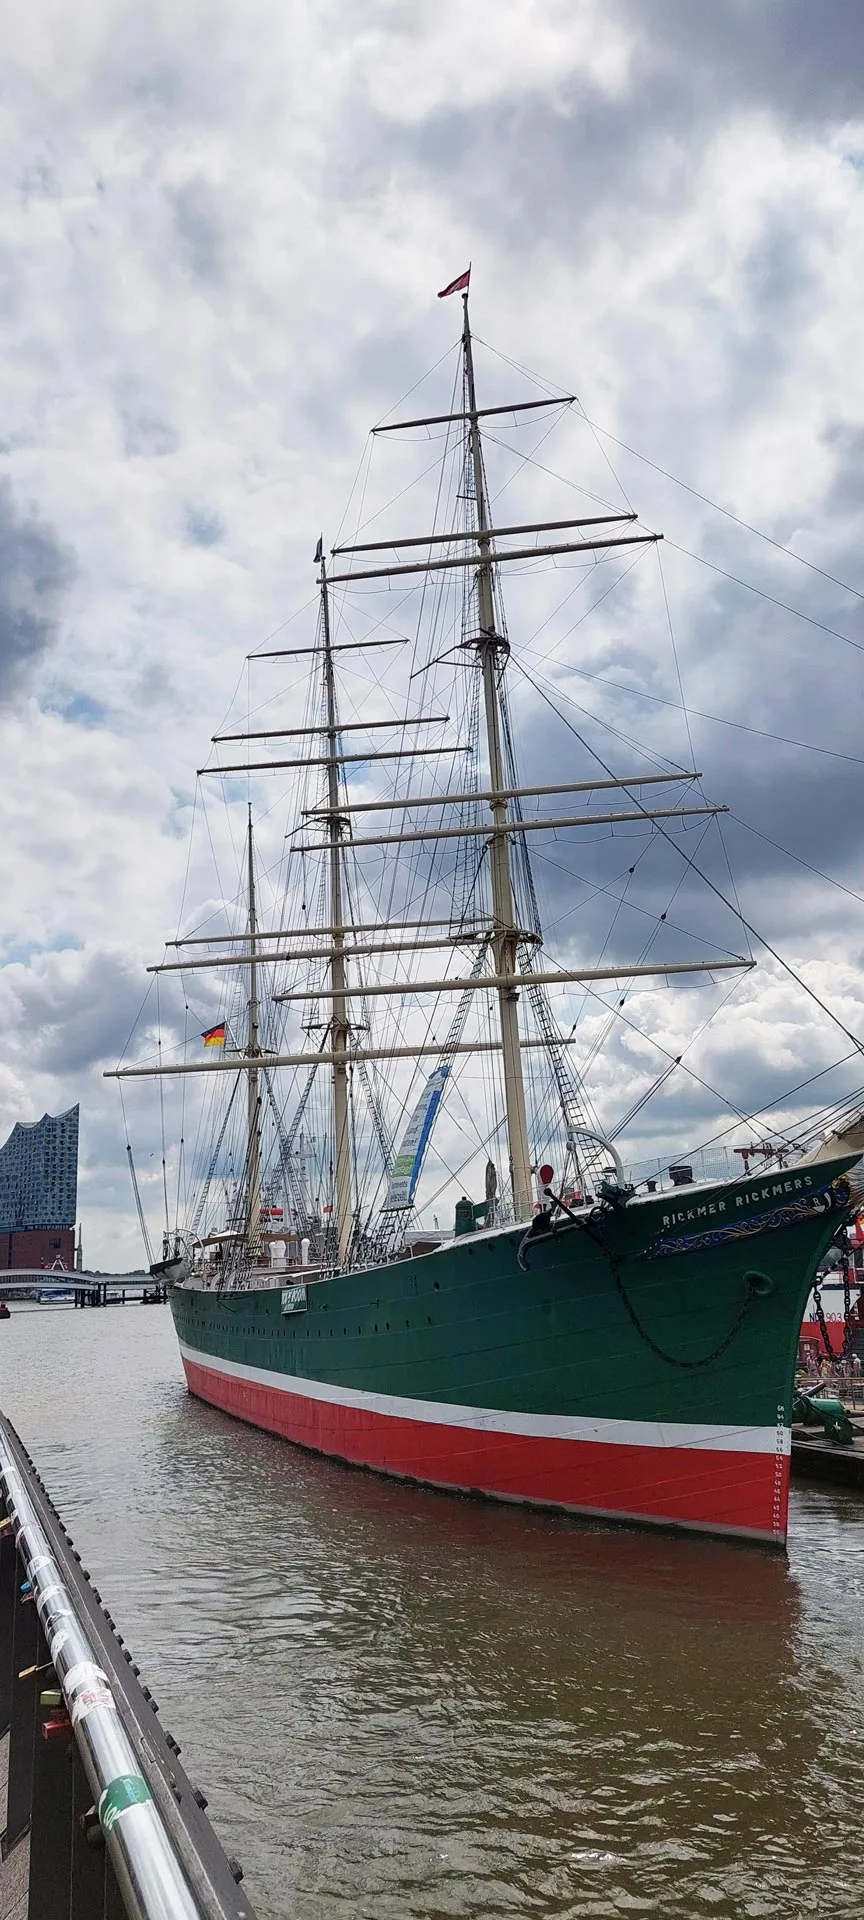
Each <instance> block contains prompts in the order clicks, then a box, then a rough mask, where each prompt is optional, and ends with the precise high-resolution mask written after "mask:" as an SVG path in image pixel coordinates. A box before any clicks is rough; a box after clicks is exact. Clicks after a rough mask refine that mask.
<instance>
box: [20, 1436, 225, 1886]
mask: <svg viewBox="0 0 864 1920" xmlns="http://www.w3.org/2000/svg"><path fill="white" fill-rule="evenodd" d="M0 1493H2V1495H3V1496H4V1499H5V1503H6V1508H7V1512H8V1514H9V1517H10V1518H11V1520H12V1522H13V1525H14V1528H15V1540H16V1546H17V1549H18V1554H19V1557H20V1560H21V1562H22V1564H23V1567H24V1570H25V1572H26V1575H27V1580H28V1581H29V1583H30V1586H31V1588H32V1593H33V1599H34V1601H35V1605H36V1609H37V1612H38V1615H39V1620H40V1623H41V1627H42V1631H43V1633H44V1636H45V1641H46V1643H47V1646H48V1650H49V1653H50V1656H51V1662H52V1665H53V1667H54V1670H55V1673H56V1675H57V1679H58V1681H59V1685H60V1688H61V1690H62V1694H63V1699H64V1701H65V1705H66V1709H67V1712H68V1714H69V1720H70V1723H71V1727H72V1732H73V1735H74V1738H75V1741H76V1743H77V1746H78V1750H79V1752H80V1755H81V1759H82V1762H83V1765H84V1769H85V1772H86V1774H87V1778H88V1781H89V1784H90V1787H91V1789H92V1792H93V1796H94V1802H95V1805H96V1809H97V1811H98V1816H99V1822H100V1825H101V1828H102V1832H103V1834H104V1836H105V1843H106V1846H107V1849H108V1853H109V1856H110V1859H111V1862H112V1865H113V1867H114V1871H115V1874H116V1876H117V1882H118V1886H119V1889H120V1893H121V1896H122V1898H123V1902H124V1905H125V1907H126V1910H127V1913H128V1914H129V1915H130V1916H132V1920H201V1914H202V1907H201V1905H200V1904H199V1902H198V1900H197V1899H196V1898H195V1896H194V1894H193V1892H192V1889H191V1887H190V1884H189V1880H188V1879H187V1877H186V1874H185V1873H184V1870H183V1867H182V1865H181V1862H180V1859H179V1856H178V1853H177V1851H176V1848H175V1846H174V1843H173V1840H172V1837H171V1835H170V1833H169V1830H168V1827H167V1825H166V1823H165V1820H164V1817H163V1814H162V1812H161V1811H160V1809H159V1807H158V1806H157V1803H156V1800H155V1799H154V1796H153V1792H152V1790H151V1784H150V1782H149V1781H148V1779H147V1778H146V1775H145V1772H144V1771H143V1770H142V1768H143V1766H144V1765H145V1764H146V1763H145V1762H144V1760H143V1758H142V1756H141V1755H140V1754H139V1753H137V1752H136V1750H135V1748H134V1746H133V1744H132V1741H131V1740H130V1738H129V1735H128V1733H127V1731H126V1728H125V1725H124V1721H123V1717H122V1705H123V1703H122V1700H120V1699H119V1698H118V1697H117V1692H116V1689H115V1688H114V1686H112V1682H111V1679H110V1677H109V1675H108V1674H107V1673H106V1672H105V1670H104V1667H103V1666H102V1665H100V1661H99V1659H98V1657H97V1652H96V1649H95V1646H94V1643H93V1639H92V1637H91V1634H90V1633H89V1632H88V1630H87V1627H86V1625H85V1624H84V1620H83V1618H82V1610H81V1608H80V1606H79V1605H77V1604H76V1599H75V1596H74V1595H73V1593H72V1591H71V1589H70V1586H69V1584H67V1581H66V1580H65V1579H64V1576H63V1570H62V1568H61V1566H60V1564H59V1560H58V1558H57V1557H56V1555H55V1553H54V1551H53V1550H52V1546H51V1542H50V1540H49V1538H48V1535H47V1533H46V1532H45V1529H44V1528H43V1526H42V1524H41V1522H40V1519H39V1514H38V1512H37V1509H36V1506H35V1504H34V1500H33V1498H32V1497H31V1494H30V1492H29V1491H28V1488H27V1485H26V1484H25V1476H24V1471H23V1469H22V1468H21V1467H20V1466H19V1465H18V1463H17V1461H16V1459H15V1456H14V1454H13V1451H12V1449H11V1447H10V1445H9V1443H8V1440H7V1436H6V1434H5V1432H4V1431H3V1428H2V1426H0Z"/></svg>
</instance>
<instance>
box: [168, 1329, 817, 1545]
mask: <svg viewBox="0 0 864 1920" xmlns="http://www.w3.org/2000/svg"><path fill="white" fill-rule="evenodd" d="M183 1365H184V1368H185V1371H186V1379H187V1383H188V1386H189V1391H190V1393H193V1394H195V1395H196V1396H197V1397H198V1399H200V1400H206V1401H207V1402H208V1403H209V1404H210V1405H211V1406H214V1407H218V1408H220V1409H221V1410H222V1411H223V1412H224V1413H230V1414H233V1415H234V1417H235V1418H236V1419H238V1420H243V1421H246V1422H247V1424H249V1425H250V1426H255V1427H262V1428H263V1429H264V1430H265V1431H266V1432H268V1433H274V1434H278V1435H280V1436H281V1438H282V1439H284V1440H291V1441H293V1442H294V1443H295V1444H296V1445H298V1446H301V1447H305V1448H308V1449H309V1450H310V1451H312V1452H315V1453H323V1454H327V1455H329V1456H331V1457H332V1458H334V1459H337V1460H343V1461H347V1462H350V1463H351V1464H352V1465H354V1466H362V1467H370V1468H373V1469H374V1470H375V1471H377V1472H379V1473H385V1474H388V1475H391V1476H393V1477H395V1478H397V1479H400V1480H411V1481H416V1482H418V1483H419V1484H421V1485H424V1486H429V1487H435V1488H439V1489H443V1490H446V1491H449V1492H454V1493H471V1494H481V1495H485V1496H487V1497H489V1498H491V1499H497V1500H508V1501H516V1502H524V1503H527V1504H529V1505H531V1506H538V1507H553V1508H555V1509H557V1510H559V1511H563V1512H567V1513H573V1514H580V1515H584V1516H587V1517H589V1518H590V1517H591V1516H594V1517H596V1518H597V1519H604V1520H620V1521H636V1522H639V1523H641V1524H643V1525H653V1526H662V1527H675V1528H688V1529H695V1530H697V1531H698V1532H700V1533H712V1534H722V1535H733V1536H736V1537H738V1538H741V1539H747V1540H758V1541H763V1542H764V1543H765V1544H766V1545H768V1546H773V1547H783V1546H784V1545H785V1539H786V1511H787V1504H788V1493H789V1458H788V1455H786V1454H782V1453H779V1452H778V1453H753V1452H745V1451H740V1452H738V1451H735V1450H732V1449H729V1450H728V1451H727V1450H712V1451H705V1450H700V1449H699V1448H698V1447H657V1446H630V1445H624V1444H614V1445H612V1444H608V1443H602V1442H596V1441H581V1440H559V1439H550V1438H547V1437H538V1436H533V1435H525V1434H511V1433H500V1432H488V1431H487V1432H484V1431H482V1430H478V1429H477V1428H473V1427H459V1426H451V1425H437V1424H435V1423H433V1422H430V1421H427V1420H411V1419H404V1418H399V1417H395V1416H391V1415H389V1414H383V1415H382V1414H378V1413H374V1412H371V1411H370V1410H369V1409H368V1408H366V1407H355V1406H345V1405H342V1404H340V1403H339V1402H337V1401H333V1400H326V1401H322V1400H318V1399H311V1398H306V1396H305V1395H302V1394H297V1393H292V1392H287V1391H285V1390H284V1389H282V1388H279V1387H271V1386H264V1385H261V1384H259V1383H257V1382H253V1381H251V1380H248V1379H242V1378H238V1377H236V1376H235V1375H232V1374H230V1373H226V1372H223V1371H222V1370H221V1369H220V1370H217V1369H216V1368H214V1367H208V1366H206V1365H202V1364H201V1363H200V1362H198V1361H197V1360H192V1359H191V1358H189V1357H188V1356H187V1354H186V1353H184V1355H183Z"/></svg>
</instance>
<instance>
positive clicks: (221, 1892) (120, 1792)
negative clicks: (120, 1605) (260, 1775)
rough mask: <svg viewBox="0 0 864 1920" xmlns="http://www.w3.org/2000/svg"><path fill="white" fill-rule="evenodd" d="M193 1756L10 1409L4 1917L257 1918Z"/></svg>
mask: <svg viewBox="0 0 864 1920" xmlns="http://www.w3.org/2000/svg"><path fill="white" fill-rule="evenodd" d="M179 1754H180V1748H179V1745H178V1743H177V1741H176V1740H175V1739H174V1738H173V1737H172V1735H171V1734H170V1733H168V1732H166V1731H165V1729H164V1728H163V1726H162V1724H161V1721H160V1719H159V1709H158V1706H157V1703H156V1701H155V1700H154V1699H153V1696H152V1694H151V1693H150V1691H149V1689H148V1688H147V1687H146V1686H145V1685H144V1684H143V1682H142V1681H141V1680H140V1678H139V1670H138V1668H137V1666H136V1665H135V1663H134V1661H133V1658H132V1654H131V1652H130V1650H129V1649H128V1648H127V1647H126V1646H125V1645H124V1642H123V1638H122V1635H121V1634H120V1633H119V1632H118V1631H117V1629H116V1627H115V1625H114V1622H113V1620H112V1619H111V1616H110V1614H109V1613H108V1611H107V1610H106V1608H105V1607H104V1606H103V1604H102V1600H101V1596H100V1595H99V1593H98V1592H97V1590H96V1588H95V1587H94V1586H93V1585H92V1582H91V1581H90V1579H89V1576H88V1574H87V1572H86V1569H84V1568H83V1567H82V1566H81V1564H80V1558H79V1556H78V1554H77V1553H76V1552H75V1549H74V1547H73V1545H72V1542H71V1539H70V1537H69V1535H68V1534H67V1533H66V1531H65V1529H64V1527H63V1525H62V1522H61V1521H60V1519H59V1516H58V1515H57V1513H56V1511H55V1509H54V1507H53V1505H52V1503H51V1500H50V1498H49V1496H48V1494H47V1492H46V1490H45V1487H44V1486H43V1484H42V1482H41V1480H40V1478H39V1475H38V1473H37V1471H36V1468H35V1467H34V1465H33V1462H32V1460H31V1459H30V1457H29V1455H28V1454H27V1453H26V1451H25V1449H24V1447H23V1446H22V1443H21V1441H20V1440H19V1438H18V1436H17V1434H16V1433H15V1430H14V1428H13V1427H12V1426H11V1424H10V1422H9V1421H8V1420H6V1419H5V1418H4V1417H3V1416H2V1415H0V1794H2V1799H0V1815H2V1814H3V1800H5V1818H4V1819H3V1828H2V1833H0V1920H25V1917H26V1920H60V1916H71V1915H74V1916H75V1920H120V1917H121V1916H123V1915H129V1916H131V1917H132V1920H254V1915H253V1913H252V1909H251V1907H250V1905H249V1902H248V1900H247V1899H246V1897H245V1894H244V1893H243V1892H242V1890H241V1887H240V1881H241V1880H242V1871H241V1869H240V1868H239V1866H238V1865H237V1863H236V1862H234V1861H231V1860H230V1859H228V1858H227V1856H226V1855H225V1853H224V1852H223V1850H222V1847H221V1845H220V1843H219V1841H218V1839H217V1837H216V1835H215V1833H214V1831H213V1828H212V1827H211V1825H210V1822H209V1820H208V1819H207V1816H206V1812H205V1808H206V1805H207V1802H206V1798H205V1796H204V1794H203V1793H202V1792H201V1791H200V1789H199V1788H198V1787H197V1786H195V1785H194V1784H193V1782H192V1781H191V1780H190V1779H189V1778H188V1776H187V1774H186V1772H185V1771H184V1769H183V1767H182V1766H181V1764H180V1759H179ZM4 1788H5V1791H4Z"/></svg>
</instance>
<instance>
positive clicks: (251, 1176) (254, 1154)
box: [246, 804, 261, 1260]
mask: <svg viewBox="0 0 864 1920" xmlns="http://www.w3.org/2000/svg"><path fill="white" fill-rule="evenodd" d="M246 835H247V885H248V922H247V932H248V939H249V1016H248V1023H247V1029H246V1058H247V1060H248V1061H249V1063H250V1065H249V1077H248V1083H247V1096H246V1097H247V1108H246V1112H247V1146H246V1244H247V1247H248V1249H249V1253H250V1256H251V1258H252V1259H253V1260H254V1259H257V1258H258V1256H259V1255H260V1252H261V1076H260V1072H259V1067H258V1062H259V1060H260V1058H261V1043H260V1038H259V1031H258V1028H259V1007H258V938H257V935H258V912H257V907H256V903H255V855H254V849H253V844H252V807H251V804H250V807H249V817H248V822H247V828H246Z"/></svg>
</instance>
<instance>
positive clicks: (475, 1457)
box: [170, 1155, 857, 1547]
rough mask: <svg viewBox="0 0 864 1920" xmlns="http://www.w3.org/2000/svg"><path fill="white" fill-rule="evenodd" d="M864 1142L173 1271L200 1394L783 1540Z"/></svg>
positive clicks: (530, 1489)
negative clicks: (805, 1393) (242, 1283)
mask: <svg viewBox="0 0 864 1920" xmlns="http://www.w3.org/2000/svg"><path fill="white" fill-rule="evenodd" d="M856 1157H857V1156H855V1155H846V1156H845V1157H843V1158H839V1157H838V1159H836V1160H831V1161H827V1162H823V1163H821V1164H819V1165H816V1166H812V1167H801V1168H798V1169H792V1170H790V1171H788V1172H778V1173H776V1174H774V1175H772V1176H770V1177H768V1178H766V1179H763V1180H761V1181H760V1180H753V1179H746V1180H742V1181H739V1182H737V1183H734V1184H731V1185H726V1186H716V1187H711V1188H689V1189H687V1190H686V1192H684V1193H683V1194H682V1191H681V1190H678V1191H677V1192H676V1193H674V1194H673V1195H671V1196H669V1195H664V1196H660V1195H658V1196H652V1197H650V1198H649V1199H646V1200H637V1201H630V1202H629V1203H627V1204H624V1205H618V1206H612V1205H610V1206H606V1207H603V1208H595V1209H594V1210H593V1211H592V1212H590V1213H588V1212H586V1213H585V1214H584V1215H579V1216H578V1217H575V1216H574V1217H568V1218H564V1219H563V1220H561V1221H560V1223H559V1224H557V1225H556V1227H555V1230H554V1231H548V1230H544V1223H543V1222H542V1221H541V1222H539V1223H537V1222H535V1225H534V1228H533V1229H532V1230H531V1232H530V1233H529V1234H527V1235H526V1232H525V1229H524V1228H518V1227H517V1228H509V1229H500V1230H497V1231H496V1230H493V1231H491V1232H488V1233H483V1232H481V1233H476V1234H471V1235H468V1236H465V1237H463V1238H459V1239H456V1240H455V1241H453V1242H450V1243H448V1244H447V1245H446V1246H444V1247H441V1248H439V1249H438V1250H436V1251H435V1252H433V1253H428V1254H425V1255H423V1256H422V1257H419V1258H410V1259H399V1260H394V1261H392V1262H390V1263H389V1264H387V1265H384V1266H377V1267H371V1268H367V1269H365V1270H353V1271H346V1272H342V1273H337V1274H334V1275H330V1276H328V1277H321V1278H318V1277H312V1276H310V1277H309V1278H308V1279H306V1280H304V1279H303V1278H302V1270H297V1269H293V1270H292V1271H291V1273H290V1274H285V1275H281V1276H279V1277H278V1278H276V1277H275V1276H272V1275H270V1276H267V1277H266V1278H265V1277H264V1276H262V1283H261V1284H260V1285H259V1284H253V1285H251V1286H249V1287H248V1288H242V1289H237V1290H228V1289H226V1290H224V1291H218V1290H216V1289H207V1288H205V1287H203V1286H201V1285H200V1284H195V1283H194V1282H193V1281H187V1282H185V1283H183V1284H181V1285H175V1286H174V1287H172V1289H171V1293H170V1299H171V1308H172V1312H173V1316H174V1322H175V1326H176V1331H177V1335H178V1338H179V1342H180V1348H181V1354H182V1358H183V1364H184V1368H185V1372H186V1377H187V1381H188V1385H189V1388H190V1391H191V1392H192V1393H194V1394H196V1395H198V1396H199V1397H200V1398H201V1399H203V1400H206V1401H208V1402H209V1403H210V1404H211V1405H213V1406H216V1407H220V1408H222V1409H223V1410H224V1411H225V1412H227V1413H230V1414H233V1415H235V1416H237V1417H238V1418H240V1419H242V1420H245V1421H248V1422H250V1423H251V1424H252V1425H254V1426H258V1427H262V1428H265V1429H266V1430H267V1431H269V1432H272V1433H275V1434H280V1435H282V1436H283V1437H284V1438H286V1439H288V1440H291V1441H293V1442H296V1443H298V1444H300V1445H302V1446H304V1447H307V1448H312V1449H315V1450H316V1451H319V1452H321V1453H325V1454H328V1455H331V1456H333V1457H336V1458H338V1459H342V1460H346V1461H350V1462H352V1463H354V1464H357V1465H362V1466H365V1467H370V1468H374V1469H376V1470H378V1471H381V1472H384V1473H387V1474H392V1475H396V1476H398V1477H400V1478H403V1479H409V1480H414V1481H418V1482H421V1483H424V1484H427V1485H431V1486H435V1487H441V1488H449V1489H453V1490H458V1491H460V1492H465V1493H472V1494H483V1495H487V1496H491V1497H495V1498H499V1499H505V1500H516V1501H527V1502H531V1503H532V1504H538V1505H543V1506H548V1507H553V1508H559V1509H563V1510H566V1511H568V1512H572V1513H579V1514H588V1515H593V1516H596V1517H603V1518H607V1519H615V1520H621V1521H639V1522H644V1523H653V1524H655V1525H662V1526H667V1527H668V1526H672V1527H687V1528H696V1529H699V1530H701V1531H704V1532H709V1533H714V1534H728V1535H736V1536H740V1537H744V1538H747V1539H751V1540H757V1541H762V1542H765V1543H767V1544H770V1545H774V1546H777V1547H782V1546H783V1545H784V1543H785V1539H786V1525H787V1509H788V1489H789V1453H790V1439H789V1417H790V1405H791V1397H792V1386H793V1376H794V1366H795V1357H796V1351H797V1342H798V1335H799V1330H800V1326H801V1321H802V1317H803V1313H804V1309H805V1305H806V1301H807V1296H808V1293H809V1290H810V1286H811V1283H812V1279H813V1276H814V1273H815V1270H816V1267H817V1264H818V1262H819V1260H820V1259H821V1257H822V1255H823V1253H824V1252H825V1249H826V1248H827V1246H828V1245H829V1244H830V1241H831V1239H832V1237H833V1235H834V1233H835V1232H836V1230H837V1227H838V1225H840V1224H841V1222H842V1220H843V1219H844V1218H845V1217H846V1214H847V1213H848V1211H849V1206H850V1189H849V1183H848V1181H847V1180H846V1178H845V1177H844V1176H845V1173H846V1171H847V1169H848V1168H849V1167H850V1166H851V1165H852V1164H853V1162H854V1159H855V1158H856ZM283 1281H284V1282H286V1283H289V1282H290V1284H282V1283H283Z"/></svg>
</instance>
